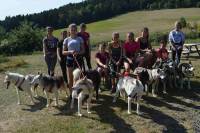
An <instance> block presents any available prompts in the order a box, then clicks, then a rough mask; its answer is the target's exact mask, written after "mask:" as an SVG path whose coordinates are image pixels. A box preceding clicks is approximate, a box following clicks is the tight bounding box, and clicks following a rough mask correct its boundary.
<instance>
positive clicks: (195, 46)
mask: <svg viewBox="0 0 200 133" xmlns="http://www.w3.org/2000/svg"><path fill="white" fill-rule="evenodd" d="M198 45H200V43H186V44H184V47H185V48H186V49H187V50H188V56H189V55H190V53H192V52H195V53H196V52H197V53H198V54H199V56H200V51H199V49H198ZM193 47H194V49H192V48H193Z"/></svg>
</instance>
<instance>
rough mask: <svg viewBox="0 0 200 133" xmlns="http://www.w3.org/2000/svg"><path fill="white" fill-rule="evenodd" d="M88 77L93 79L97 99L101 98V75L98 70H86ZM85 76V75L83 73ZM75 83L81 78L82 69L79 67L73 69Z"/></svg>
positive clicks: (85, 73)
mask: <svg viewBox="0 0 200 133" xmlns="http://www.w3.org/2000/svg"><path fill="white" fill-rule="evenodd" d="M83 74H84V75H85V76H86V77H87V78H88V79H90V80H92V82H93V85H94V88H95V91H96V100H98V98H99V87H100V83H101V76H100V74H99V72H98V71H97V70H86V71H85V72H84V73H83ZM82 76H83V75H82ZM73 78H74V83H75V82H76V81H77V80H78V79H80V78H81V70H80V69H79V68H77V69H75V70H74V71H73Z"/></svg>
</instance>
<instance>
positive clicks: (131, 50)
mask: <svg viewBox="0 0 200 133" xmlns="http://www.w3.org/2000/svg"><path fill="white" fill-rule="evenodd" d="M123 48H124V50H125V53H126V56H127V57H133V56H134V54H135V52H136V51H137V50H139V49H140V44H139V43H138V42H135V41H134V42H132V43H130V42H125V43H124V45H123Z"/></svg>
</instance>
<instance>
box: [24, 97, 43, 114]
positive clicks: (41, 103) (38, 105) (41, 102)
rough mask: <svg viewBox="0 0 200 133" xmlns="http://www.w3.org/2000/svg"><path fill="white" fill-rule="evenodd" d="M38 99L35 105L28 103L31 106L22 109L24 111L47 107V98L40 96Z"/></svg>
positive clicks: (34, 110)
mask: <svg viewBox="0 0 200 133" xmlns="http://www.w3.org/2000/svg"><path fill="white" fill-rule="evenodd" d="M35 99H37V102H35V104H34V105H27V106H28V107H30V108H29V109H22V110H24V111H30V112H36V111H39V110H42V109H43V108H45V107H46V101H47V100H46V98H44V97H41V96H39V97H38V98H35ZM38 101H39V102H38Z"/></svg>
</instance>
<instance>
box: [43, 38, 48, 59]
mask: <svg viewBox="0 0 200 133" xmlns="http://www.w3.org/2000/svg"><path fill="white" fill-rule="evenodd" d="M46 43H47V42H46V39H43V54H44V56H46V54H47V44H46Z"/></svg>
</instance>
